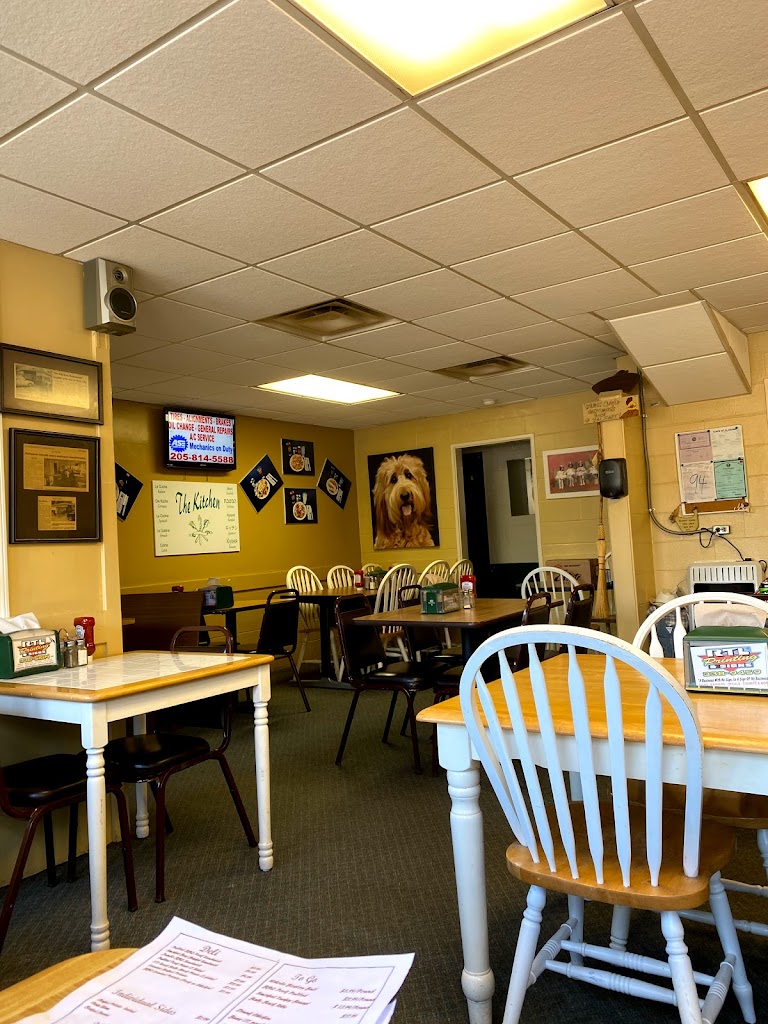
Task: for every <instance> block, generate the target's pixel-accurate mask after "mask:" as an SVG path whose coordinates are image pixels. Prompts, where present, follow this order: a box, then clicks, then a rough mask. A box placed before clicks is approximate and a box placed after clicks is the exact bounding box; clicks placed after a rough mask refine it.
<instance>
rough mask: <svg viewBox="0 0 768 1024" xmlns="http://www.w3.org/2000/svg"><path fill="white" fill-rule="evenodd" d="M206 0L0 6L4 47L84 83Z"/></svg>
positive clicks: (66, 0)
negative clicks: (127, 3) (121, 4)
mask: <svg viewBox="0 0 768 1024" xmlns="http://www.w3.org/2000/svg"><path fill="white" fill-rule="evenodd" d="M209 4H210V0H163V2H162V3H157V0H133V2H132V3H131V4H129V5H126V6H120V5H114V4H105V3H103V2H102V0H57V2H56V3H55V4H51V3H50V0H3V24H2V31H1V32H0V37H1V38H2V43H3V45H4V46H7V47H9V48H10V49H11V50H16V51H17V52H18V53H21V54H23V55H24V56H25V57H30V58H31V59H32V60H34V61H37V63H39V64H45V65H47V67H49V68H53V69H54V70H55V71H58V72H60V73H61V74H62V75H66V76H67V77H68V78H73V79H75V81H77V82H89V81H91V79H93V78H95V77H96V76H97V75H100V74H103V73H104V72H105V71H108V70H109V69H110V68H112V67H114V66H115V65H116V64H118V63H120V62H121V61H123V60H125V59H126V57H130V55H131V54H132V53H136V52H137V51H138V50H141V49H143V48H144V47H145V46H148V45H149V44H150V43H152V42H154V40H155V39H159V38H160V36H162V35H165V33H166V32H170V31H171V30H172V29H174V28H176V27H177V26H178V25H181V24H182V23H183V22H185V21H186V20H187V19H188V18H191V17H193V16H194V15H195V14H198V13H199V12H200V11H202V10H203V8H205V7H208V6H209Z"/></svg>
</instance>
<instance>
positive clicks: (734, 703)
mask: <svg viewBox="0 0 768 1024" xmlns="http://www.w3.org/2000/svg"><path fill="white" fill-rule="evenodd" d="M579 664H580V665H581V670H582V673H583V676H584V686H585V689H586V694H587V708H588V711H589V721H590V726H591V729H592V733H593V735H594V736H595V737H596V738H600V739H604V738H605V737H606V736H607V735H608V729H607V723H606V715H605V698H604V695H603V668H604V665H605V658H604V657H603V655H601V654H594V655H583V656H581V657H580V658H579ZM659 664H660V665H662V666H663V667H664V668H665V669H666V670H667V671H668V672H669V673H670V675H672V676H673V677H674V678H675V679H676V680H677V681H678V682H679V683H680V684H682V683H683V662H682V660H678V659H676V658H663V659H659ZM543 665H544V672H545V677H546V680H547V692H548V693H549V700H550V706H551V709H552V718H553V721H554V725H555V731H556V732H557V733H559V734H561V735H566V736H567V735H572V734H573V720H572V718H571V708H570V701H569V699H568V678H567V673H568V655H567V654H560V655H558V656H557V657H555V658H551V659H549V660H547V661H545V662H544V663H543ZM616 669H617V672H618V675H619V680H620V682H621V694H622V708H623V713H624V735H625V737H626V738H627V739H628V740H630V741H631V740H636V741H641V740H643V739H644V737H645V698H646V696H647V693H648V684H647V682H646V680H645V679H644V678H643V676H641V675H640V674H639V673H638V672H636V671H635V670H634V669H632V668H629V667H627V666H626V665H623V664H622V663H621V662H619V661H616ZM515 678H516V679H517V681H518V692H519V694H520V704H521V707H522V710H523V714H524V716H525V720H526V724H528V725H529V727H530V728H531V729H532V730H534V731H536V730H537V724H538V719H537V717H536V711H535V707H534V703H533V695H532V693H531V681H530V675H529V673H528V670H527V669H525V671H523V672H518V673H517V675H516V677H515ZM490 691H491V694H492V695H493V697H494V701H496V699H497V698H500V695H501V684H500V683H499V682H496V683H491V685H490ZM688 696H689V697H690V699H691V702H692V703H693V705H694V707H695V708H696V713H697V715H698V718H699V722H700V724H701V732H702V738H703V742H704V746H705V747H712V748H717V749H722V750H739V751H749V752H754V751H762V752H765V753H768V698H766V697H747V696H744V695H742V694H724V693H707V694H703V693H696V692H691V693H689V694H688ZM417 718H418V720H419V721H420V722H433V723H437V724H438V725H439V724H441V723H442V724H457V723H460V722H462V721H463V717H462V714H461V705H460V703H459V698H458V697H452V698H451V699H450V700H446V701H442V703H440V704H433V705H431V706H430V707H427V708H424V710H423V711H420V712H419V714H418V716H417ZM499 720H500V722H501V725H502V728H510V727H511V726H510V722H509V718H508V717H507V716H505V715H500V716H499ZM663 731H664V742H665V743H672V744H681V745H682V742H683V736H682V732H681V730H680V725H679V722H678V721H677V718H676V716H675V715H674V713H672V712H671V711H670V709H669V707H668V706H666V707H665V708H664V724H663Z"/></svg>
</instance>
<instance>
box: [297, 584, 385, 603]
mask: <svg viewBox="0 0 768 1024" xmlns="http://www.w3.org/2000/svg"><path fill="white" fill-rule="evenodd" d="M337 597H368V598H370V600H371V601H375V599H376V592H375V591H373V590H360V589H359V588H358V587H325V588H324V589H323V590H308V591H307V592H306V593H304V594H302V595H301V600H302V601H306V603H307V604H321V603H322V602H324V601H335V600H336V598H337Z"/></svg>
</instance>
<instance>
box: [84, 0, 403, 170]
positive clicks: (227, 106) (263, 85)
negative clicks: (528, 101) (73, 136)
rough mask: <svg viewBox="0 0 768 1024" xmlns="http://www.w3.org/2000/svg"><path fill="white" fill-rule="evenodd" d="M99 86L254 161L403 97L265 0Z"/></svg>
mask: <svg viewBox="0 0 768 1024" xmlns="http://www.w3.org/2000/svg"><path fill="white" fill-rule="evenodd" d="M201 69H204V70H202V73H201ZM208 69H210V70H208ZM206 70H207V71H208V73H206ZM99 88H100V91H101V92H103V93H104V94H105V95H107V96H111V97H112V98H113V99H115V100H117V101H118V102H119V103H122V104H123V105H124V106H127V107H130V108H131V109H133V110H137V111H139V113H141V114H144V115H145V116H147V117H150V118H152V120H154V121H158V122H159V123H160V124H164V125H167V126H168V127H169V128H172V129H174V130H175V131H177V132H180V133H181V134H182V135H186V136H187V137H188V138H191V139H195V140H196V141H197V142H201V143H203V144H204V145H206V146H209V147H210V148H211V149H215V150H216V151H217V152H218V153H222V154H224V155H225V156H228V157H230V158H231V159H233V160H238V161H240V162H241V163H243V164H245V165H246V166H248V167H259V166H260V165H261V164H264V163H266V162H268V161H270V160H276V159H278V158H279V157H281V156H284V155H285V154H287V153H292V152H294V151H295V150H297V149H302V148H303V147H304V146H309V145H311V144H312V143H313V142H317V141H318V140H320V139H323V138H325V137H326V136H327V135H332V134H333V133H335V132H339V131H342V130H343V129H345V128H348V127H349V126H350V125H353V124H356V123H357V122H359V121H363V120H365V119H366V118H369V117H373V116H374V115H376V114H380V113H381V112H382V111H384V110H388V109H389V108H390V107H393V106H395V105H396V104H397V102H398V100H397V99H396V98H395V96H394V95H393V94H392V93H391V92H389V91H388V90H387V89H385V88H384V87H383V86H381V85H379V84H378V83H377V82H374V81H373V79H372V78H370V77H369V76H368V75H366V74H365V72H363V71H361V70H360V69H358V68H357V67H355V66H354V65H353V64H351V63H350V62H349V61H347V60H346V59H345V58H344V57H342V56H341V54H340V53H337V52H336V51H335V50H334V49H332V48H331V47H330V46H328V45H327V44H326V43H324V42H323V41H322V40H321V39H318V38H317V36H315V35H313V33H312V32H310V31H308V30H307V29H306V28H304V27H303V26H302V25H300V24H299V23H298V22H297V21H295V20H294V19H293V18H291V17H290V16H289V15H288V14H286V13H285V12H284V11H281V10H280V9H279V8H278V7H276V6H275V5H274V4H272V3H269V2H268V0H240V2H239V3H233V4H228V5H226V6H225V7H223V8H220V9H219V10H218V11H216V12H215V13H214V14H213V15H212V16H211V17H209V18H207V19H205V20H204V21H201V22H200V23H199V24H198V25H197V26H196V27H195V28H194V29H192V30H191V31H189V32H184V33H181V34H180V35H178V36H177V37H176V38H175V39H174V40H172V41H171V42H170V43H168V44H166V45H165V46H161V47H159V48H158V49H157V50H154V51H153V52H151V53H149V54H148V55H147V56H145V57H143V58H141V59H140V60H138V61H137V62H136V63H135V64H132V65H130V66H129V67H128V68H127V69H126V70H124V71H122V72H121V73H120V74H118V75H116V76H115V77H114V78H111V79H110V80H108V81H107V82H106V83H105V84H104V85H102V86H100V87H99ZM190 97H194V101H193V102H190Z"/></svg>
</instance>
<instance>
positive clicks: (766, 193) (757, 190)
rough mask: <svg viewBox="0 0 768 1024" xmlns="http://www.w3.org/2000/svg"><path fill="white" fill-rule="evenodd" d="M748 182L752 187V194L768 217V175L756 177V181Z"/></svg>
mask: <svg viewBox="0 0 768 1024" xmlns="http://www.w3.org/2000/svg"><path fill="white" fill-rule="evenodd" d="M747 184H748V185H749V187H750V188H751V189H752V194H753V195H754V197H755V199H756V200H757V201H758V203H759V204H760V209H761V210H762V211H763V213H764V214H765V216H766V217H768V177H765V178H755V180H754V181H748V182H747Z"/></svg>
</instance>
